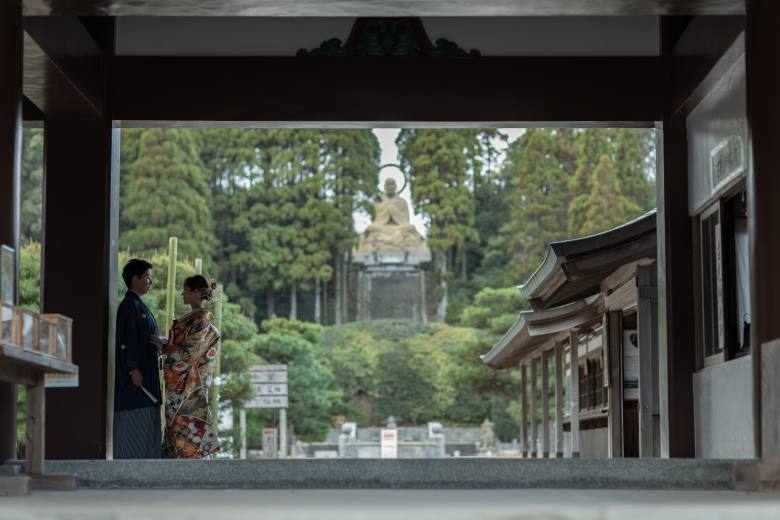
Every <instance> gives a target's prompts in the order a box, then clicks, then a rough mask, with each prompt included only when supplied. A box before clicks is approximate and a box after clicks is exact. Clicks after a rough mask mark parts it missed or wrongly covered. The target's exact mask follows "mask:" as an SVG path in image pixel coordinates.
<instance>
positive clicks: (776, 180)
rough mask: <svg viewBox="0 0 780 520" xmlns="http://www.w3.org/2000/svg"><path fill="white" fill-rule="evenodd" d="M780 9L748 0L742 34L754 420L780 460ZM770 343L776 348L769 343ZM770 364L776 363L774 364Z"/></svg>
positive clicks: (762, 442) (761, 440)
mask: <svg viewBox="0 0 780 520" xmlns="http://www.w3.org/2000/svg"><path fill="white" fill-rule="evenodd" d="M779 24H780V4H778V2H777V1H775V0H749V1H748V2H747V23H746V28H745V57H746V72H747V112H748V124H749V129H750V139H751V142H752V146H753V168H752V169H751V170H750V175H749V177H748V190H749V195H748V204H749V205H750V206H749V215H750V219H749V222H750V245H751V255H750V258H751V266H750V275H751V294H752V299H753V301H752V305H751V307H752V330H751V332H752V338H751V345H752V349H753V361H754V376H755V380H756V382H759V381H762V380H763V381H765V382H767V383H770V384H767V385H765V386H764V389H763V390H764V391H763V392H756V394H757V395H756V397H757V399H756V401H757V402H756V412H757V413H758V415H756V417H757V418H760V419H761V421H762V422H763V427H762V428H760V429H757V439H756V440H757V446H759V447H760V450H761V452H760V454H759V455H760V456H761V457H763V458H770V457H772V458H776V457H778V456H780V438H778V437H780V431H778V426H777V422H778V420H779V419H780V413H779V412H778V410H777V406H778V402H779V401H778V398H780V396H778V395H776V394H777V392H778V389H779V388H780V387H779V386H778V385H776V384H774V385H772V384H771V383H772V382H773V381H776V380H777V378H778V377H779V376H780V367H778V366H777V359H778V349H780V344H778V342H777V341H775V340H778V339H780V319H778V317H780V270H779V268H778V266H780V240H778V224H780V204H779V203H778V201H780V175H778V171H777V150H778V149H780V126H778V124H780V100H778V97H777V96H778V92H780V69H779V68H778V64H780V36H778V31H777V28H778V27H780V25H779ZM771 342H774V343H771ZM773 360H774V361H773Z"/></svg>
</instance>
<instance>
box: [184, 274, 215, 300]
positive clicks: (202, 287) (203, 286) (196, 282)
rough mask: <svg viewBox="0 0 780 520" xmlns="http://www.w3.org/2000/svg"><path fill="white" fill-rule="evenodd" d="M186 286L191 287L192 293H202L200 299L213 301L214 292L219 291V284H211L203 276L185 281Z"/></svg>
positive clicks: (198, 275) (192, 277)
mask: <svg viewBox="0 0 780 520" xmlns="http://www.w3.org/2000/svg"><path fill="white" fill-rule="evenodd" d="M184 285H186V286H187V287H189V289H190V291H197V292H198V293H200V299H201V300H206V301H211V299H212V298H213V297H214V291H215V290H216V289H217V282H211V283H209V282H208V281H206V278H205V277H204V276H203V275H200V274H196V275H195V276H190V277H189V278H187V279H186V280H184Z"/></svg>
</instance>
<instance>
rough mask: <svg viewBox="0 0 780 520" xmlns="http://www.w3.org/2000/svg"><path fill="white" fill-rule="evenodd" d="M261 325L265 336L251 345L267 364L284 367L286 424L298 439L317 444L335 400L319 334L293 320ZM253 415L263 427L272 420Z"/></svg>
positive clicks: (265, 414)
mask: <svg viewBox="0 0 780 520" xmlns="http://www.w3.org/2000/svg"><path fill="white" fill-rule="evenodd" d="M263 325H264V329H265V330H266V334H263V335H262V336H260V337H259V338H258V340H257V341H256V342H255V352H256V353H257V354H258V355H259V356H261V357H262V358H263V359H264V360H265V361H266V362H267V363H270V364H277V363H278V364H286V365H287V377H288V382H289V386H288V389H289V390H288V392H289V393H288V397H289V408H288V420H289V421H290V422H291V423H292V424H294V425H295V431H296V433H297V435H298V436H299V438H301V439H303V440H321V439H322V438H323V437H324V436H325V435H326V434H327V432H328V429H329V428H330V422H331V416H332V410H333V408H334V405H335V403H336V400H337V399H338V394H337V392H336V390H335V388H334V380H333V373H332V372H331V369H330V366H329V365H328V363H327V362H326V360H325V356H324V355H323V353H322V350H321V349H320V347H319V345H318V342H317V341H318V339H319V336H320V334H321V331H320V330H318V329H319V328H318V327H317V326H313V325H311V324H306V323H302V322H297V321H294V320H283V319H274V320H271V322H270V323H269V322H265V323H264V324H263ZM254 413H255V416H256V417H257V418H258V419H260V420H261V421H263V422H264V423H265V424H269V423H271V422H272V421H274V420H275V411H265V410H260V411H257V412H254Z"/></svg>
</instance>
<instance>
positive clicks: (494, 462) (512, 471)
mask: <svg viewBox="0 0 780 520" xmlns="http://www.w3.org/2000/svg"><path fill="white" fill-rule="evenodd" d="M755 465H756V462H755V461H735V460H704V459H550V460H522V459H511V460H506V459H503V460H502V459H463V458H459V459H397V460H381V459H320V460H316V459H305V460H301V459H298V460H296V459H292V460H205V461H193V460H114V461H107V460H69V461H47V462H46V471H47V472H50V473H72V474H75V475H76V477H77V479H78V485H79V487H88V488H172V489H177V488H179V489H184V488H223V489H355V488H359V489H371V488H373V489H534V488H535V489H540V488H551V489H690V490H694V489H736V488H737V487H739V486H738V485H737V483H736V481H735V475H737V476H738V475H739V474H745V472H746V470H745V468H751V467H753V466H755ZM738 468H741V470H737V469H738ZM747 473H750V472H749V471H747ZM742 487H743V488H744V482H743V483H742Z"/></svg>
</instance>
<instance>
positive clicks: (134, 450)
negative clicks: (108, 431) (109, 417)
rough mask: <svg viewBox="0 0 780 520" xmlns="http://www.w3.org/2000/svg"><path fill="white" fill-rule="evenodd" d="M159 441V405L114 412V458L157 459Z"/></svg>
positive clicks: (159, 448) (159, 447)
mask: <svg viewBox="0 0 780 520" xmlns="http://www.w3.org/2000/svg"><path fill="white" fill-rule="evenodd" d="M161 443H162V432H161V418H160V408H159V407H157V406H146V407H143V408H136V409H134V410H121V411H119V412H115V413H114V458H115V459H159V458H160V454H161Z"/></svg>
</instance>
